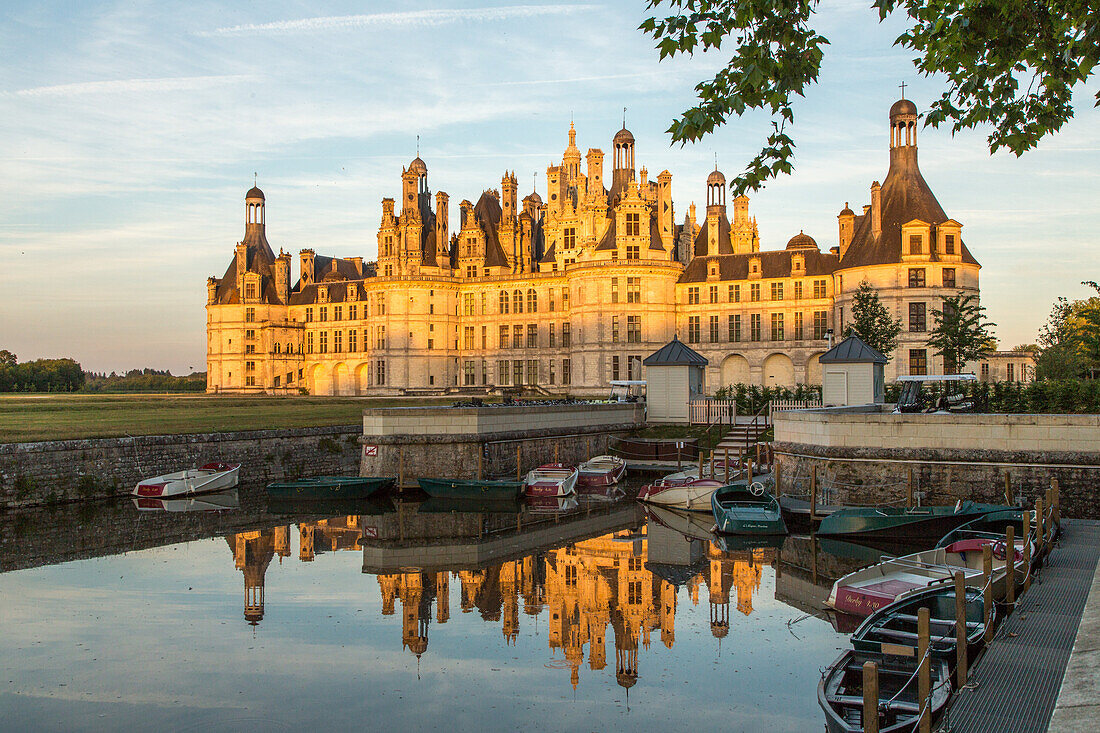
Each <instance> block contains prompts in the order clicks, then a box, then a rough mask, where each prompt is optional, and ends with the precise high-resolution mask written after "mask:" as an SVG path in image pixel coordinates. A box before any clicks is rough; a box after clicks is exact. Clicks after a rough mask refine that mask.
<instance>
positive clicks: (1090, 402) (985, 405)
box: [886, 379, 1100, 414]
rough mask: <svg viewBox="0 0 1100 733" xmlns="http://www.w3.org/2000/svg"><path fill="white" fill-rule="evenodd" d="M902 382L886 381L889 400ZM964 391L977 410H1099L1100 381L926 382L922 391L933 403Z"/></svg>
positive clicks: (1043, 411)
mask: <svg viewBox="0 0 1100 733" xmlns="http://www.w3.org/2000/svg"><path fill="white" fill-rule="evenodd" d="M900 392H901V383H900V382H894V383H893V384H888V385H886V401H887V402H897V400H898V394H899V393H900ZM960 392H961V393H963V394H965V395H966V396H967V399H969V400H970V401H972V402H973V403H974V408H975V410H976V411H977V412H994V413H1011V414H1061V413H1075V414H1100V381H1097V380H1095V379H1059V380H1040V381H1036V382H991V383H990V382H956V383H954V384H950V385H948V384H947V383H944V382H927V383H925V385H924V389H923V394H924V395H925V399H926V401H927V402H928V403H929V404H934V403H935V402H936V401H937V400H938V399H939V397H940V395H942V394H944V393H952V394H957V393H960Z"/></svg>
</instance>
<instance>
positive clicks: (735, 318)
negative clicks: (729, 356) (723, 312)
mask: <svg viewBox="0 0 1100 733" xmlns="http://www.w3.org/2000/svg"><path fill="white" fill-rule="evenodd" d="M729 332H730V333H729V337H730V341H731V342H737V341H740V340H741V314H740V313H732V314H730V323H729Z"/></svg>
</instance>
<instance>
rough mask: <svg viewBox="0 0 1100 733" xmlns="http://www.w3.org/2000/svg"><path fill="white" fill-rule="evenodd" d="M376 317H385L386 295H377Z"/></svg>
mask: <svg viewBox="0 0 1100 733" xmlns="http://www.w3.org/2000/svg"><path fill="white" fill-rule="evenodd" d="M378 315H380V316H384V315H386V294H385V293H378Z"/></svg>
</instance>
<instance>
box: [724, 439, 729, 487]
mask: <svg viewBox="0 0 1100 733" xmlns="http://www.w3.org/2000/svg"><path fill="white" fill-rule="evenodd" d="M722 466H723V469H722V475H723V476H724V477H725V479H726V480H725V483H727V484H728V483H729V482H730V449H729V448H726V452H725V458H723V459H722Z"/></svg>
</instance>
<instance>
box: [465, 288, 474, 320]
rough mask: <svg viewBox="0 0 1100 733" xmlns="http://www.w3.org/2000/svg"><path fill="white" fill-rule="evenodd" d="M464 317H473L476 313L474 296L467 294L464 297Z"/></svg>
mask: <svg viewBox="0 0 1100 733" xmlns="http://www.w3.org/2000/svg"><path fill="white" fill-rule="evenodd" d="M462 315H464V316H473V315H476V313H474V294H473V293H466V294H465V295H463V296H462Z"/></svg>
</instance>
